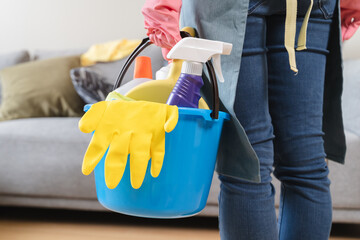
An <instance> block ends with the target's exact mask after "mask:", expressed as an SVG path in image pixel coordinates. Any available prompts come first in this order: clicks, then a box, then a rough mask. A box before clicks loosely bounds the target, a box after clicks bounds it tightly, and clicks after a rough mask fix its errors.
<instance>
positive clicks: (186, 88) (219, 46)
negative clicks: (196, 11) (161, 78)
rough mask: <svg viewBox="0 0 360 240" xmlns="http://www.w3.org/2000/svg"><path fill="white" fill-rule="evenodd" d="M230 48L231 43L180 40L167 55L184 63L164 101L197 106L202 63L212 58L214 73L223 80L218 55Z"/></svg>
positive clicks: (191, 39) (182, 105)
mask: <svg viewBox="0 0 360 240" xmlns="http://www.w3.org/2000/svg"><path fill="white" fill-rule="evenodd" d="M231 50H232V44H231V43H225V42H220V41H212V40H206V39H201V38H192V37H187V38H184V39H182V40H180V41H179V42H178V43H177V44H176V45H175V46H174V47H173V48H172V49H171V50H170V52H169V53H168V55H167V57H168V58H169V59H182V60H184V63H183V65H182V69H181V74H180V77H179V79H178V80H177V82H176V85H175V87H174V89H173V90H172V92H171V94H170V96H169V98H168V100H167V102H166V103H167V104H169V105H177V106H178V107H191V108H197V107H198V104H199V99H200V97H201V96H200V88H201V87H202V86H203V85H204V83H203V80H202V77H201V75H202V70H203V63H205V62H207V61H208V60H210V59H211V58H212V59H213V65H214V69H215V72H216V75H217V77H218V79H219V81H220V82H224V77H223V75H222V71H221V60H220V55H229V54H230V52H231Z"/></svg>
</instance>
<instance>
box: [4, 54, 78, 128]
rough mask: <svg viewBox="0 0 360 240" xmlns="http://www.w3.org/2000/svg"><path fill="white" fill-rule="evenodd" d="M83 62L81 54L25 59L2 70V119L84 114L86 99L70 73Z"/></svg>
mask: <svg viewBox="0 0 360 240" xmlns="http://www.w3.org/2000/svg"><path fill="white" fill-rule="evenodd" d="M79 66H80V58H79V56H72V57H62V58H53V59H47V60H42V61H33V62H28V63H23V64H19V65H16V66H13V67H9V68H5V69H3V70H2V71H0V79H1V82H2V88H3V89H2V92H3V96H2V97H3V101H2V105H1V107H0V121H1V120H11V119H17V118H30V117H55V116H61V117H74V116H80V115H81V114H82V107H83V104H84V103H83V101H82V100H81V98H80V97H79V96H78V95H77V93H76V92H75V89H74V87H73V85H72V83H71V79H70V74H69V72H70V69H72V68H75V67H79Z"/></svg>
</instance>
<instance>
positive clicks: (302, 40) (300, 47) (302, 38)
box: [296, 0, 314, 51]
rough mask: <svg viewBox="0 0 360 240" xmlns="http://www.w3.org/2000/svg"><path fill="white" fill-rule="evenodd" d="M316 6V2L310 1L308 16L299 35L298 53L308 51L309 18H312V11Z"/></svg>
mask: <svg viewBox="0 0 360 240" xmlns="http://www.w3.org/2000/svg"><path fill="white" fill-rule="evenodd" d="M313 4H314V0H310V6H309V8H308V10H307V12H306V15H305V17H304V21H303V23H302V25H301V29H300V33H299V38H298V47H297V48H296V50H297V51H301V50H304V49H306V32H307V27H308V23H309V18H310V13H311V10H312V7H313Z"/></svg>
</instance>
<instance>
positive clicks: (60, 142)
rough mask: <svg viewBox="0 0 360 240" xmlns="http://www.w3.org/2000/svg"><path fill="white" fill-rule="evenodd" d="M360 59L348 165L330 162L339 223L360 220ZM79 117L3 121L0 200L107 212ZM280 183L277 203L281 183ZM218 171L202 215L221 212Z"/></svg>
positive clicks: (351, 85)
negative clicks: (88, 170) (87, 162)
mask: <svg viewBox="0 0 360 240" xmlns="http://www.w3.org/2000/svg"><path fill="white" fill-rule="evenodd" d="M358 76H360V60H357V61H348V62H345V86H344V98H343V99H344V100H343V105H344V118H345V128H346V138H347V145H348V152H347V156H346V165H345V166H342V165H339V164H336V163H333V162H329V168H330V171H331V173H330V178H331V180H332V185H331V188H332V195H333V206H334V218H333V220H334V222H356V223H360V188H359V187H358V186H357V183H358V182H360V174H359V173H360V107H359V106H360V97H359V94H358V93H359V91H360V80H359V77H358ZM78 121H79V118H32V119H20V120H12V121H6V122H0V205H2V206H21V207H22V206H26V207H41V208H61V209H80V210H91V211H92V210H97V211H107V210H106V209H105V208H103V207H102V206H101V205H100V204H99V203H98V201H97V199H96V190H95V186H94V179H93V175H91V176H84V175H82V174H81V164H82V158H83V154H84V152H85V150H86V147H87V145H88V143H89V140H90V135H89V134H83V133H81V132H80V131H79V130H78V127H77V126H78ZM274 182H275V185H276V188H277V200H276V202H277V204H278V202H279V201H278V195H279V183H278V182H277V181H276V180H274ZM218 192H219V181H218V179H217V177H216V176H214V180H213V184H212V187H211V192H210V196H209V199H208V203H207V206H206V208H205V209H204V211H203V212H202V213H201V214H202V215H207V216H217V214H218V205H217V195H218Z"/></svg>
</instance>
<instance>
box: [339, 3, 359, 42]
mask: <svg viewBox="0 0 360 240" xmlns="http://www.w3.org/2000/svg"><path fill="white" fill-rule="evenodd" d="M340 8H341V32H342V39H343V41H344V40H348V39H350V38H351V37H352V36H353V35H354V33H355V32H356V30H357V29H358V28H359V26H360V0H341V1H340Z"/></svg>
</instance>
